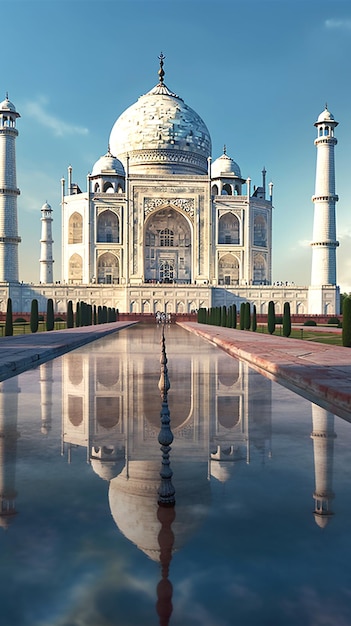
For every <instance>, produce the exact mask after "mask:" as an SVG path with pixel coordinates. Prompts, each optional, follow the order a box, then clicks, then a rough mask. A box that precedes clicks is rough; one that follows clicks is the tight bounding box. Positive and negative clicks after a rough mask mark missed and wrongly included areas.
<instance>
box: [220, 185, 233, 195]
mask: <svg viewBox="0 0 351 626" xmlns="http://www.w3.org/2000/svg"><path fill="white" fill-rule="evenodd" d="M222 195H223V196H232V195H233V189H232V186H231V185H229V183H225V185H223V187H222Z"/></svg>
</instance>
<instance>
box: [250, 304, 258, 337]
mask: <svg viewBox="0 0 351 626" xmlns="http://www.w3.org/2000/svg"><path fill="white" fill-rule="evenodd" d="M251 328H252V330H253V332H254V333H255V332H256V330H257V313H256V304H254V305H253V307H252V322H251Z"/></svg>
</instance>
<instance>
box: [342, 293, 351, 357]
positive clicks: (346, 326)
mask: <svg viewBox="0 0 351 626" xmlns="http://www.w3.org/2000/svg"><path fill="white" fill-rule="evenodd" d="M342 345H343V346H344V347H345V348H351V297H350V296H347V297H346V298H344V300H343V303H342Z"/></svg>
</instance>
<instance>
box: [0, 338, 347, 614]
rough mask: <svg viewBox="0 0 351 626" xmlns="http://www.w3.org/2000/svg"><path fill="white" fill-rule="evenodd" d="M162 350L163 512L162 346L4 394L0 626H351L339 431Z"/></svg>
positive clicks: (223, 359)
mask: <svg viewBox="0 0 351 626" xmlns="http://www.w3.org/2000/svg"><path fill="white" fill-rule="evenodd" d="M165 336H166V349H167V357H168V372H169V378H170V382H171V389H170V391H169V393H168V401H169V408H170V414H171V426H172V431H173V434H174V442H173V444H172V450H171V453H170V458H171V467H172V469H173V483H174V486H175V489H176V506H175V509H174V511H173V509H166V510H165V509H161V510H159V507H158V505H157V489H158V487H159V482H160V476H159V472H160V469H161V452H160V447H159V444H158V442H157V435H158V432H159V428H160V410H161V398H160V393H159V390H158V386H157V385H158V380H159V376H160V349H161V348H160V338H161V332H160V328H158V327H156V326H155V327H153V326H150V327H138V326H136V327H132V328H130V329H126V330H122V331H120V332H119V333H117V334H116V335H115V336H110V337H108V338H106V339H102V340H100V341H99V342H96V343H94V344H90V345H89V346H86V347H83V348H81V349H79V350H76V351H75V352H71V353H69V354H67V355H65V356H63V357H61V358H59V359H57V360H55V361H52V362H48V363H46V364H44V365H42V366H40V367H39V368H38V369H35V370H31V371H28V372H25V373H24V374H21V375H20V376H19V377H16V378H12V379H10V380H8V381H5V382H3V383H1V393H0V491H1V493H0V497H1V510H2V513H1V515H0V523H1V526H0V554H1V560H0V606H1V624H2V625H3V626H10V625H11V626H115V625H117V626H149V625H150V626H154V625H157V624H162V625H167V624H170V626H200V625H201V626H232V625H234V624H235V625H240V626H266V625H267V626H268V625H269V626H272V625H273V626H275V625H284V626H290V625H291V626H295V625H301V624H304V626H306V625H307V626H329V625H330V626H331V625H333V626H334V625H338V626H346V625H347V626H348V625H351V531H350V525H351V430H350V429H351V424H349V423H347V422H345V421H344V420H342V419H341V418H338V417H336V416H334V415H332V414H331V413H328V412H327V411H325V410H324V409H321V408H319V407H317V406H315V405H312V404H311V403H310V402H308V401H307V400H305V399H303V398H300V397H299V396H296V395H294V394H293V393H291V392H290V391H289V390H287V389H285V388H283V387H281V386H279V385H277V384H275V383H273V382H271V381H270V380H268V379H266V378H264V377H263V376H261V375H260V374H258V373H257V372H255V371H252V370H250V369H249V368H248V366H247V365H246V364H244V363H241V362H239V361H237V360H235V359H233V358H232V357H230V356H228V355H226V354H225V353H224V352H222V351H220V350H219V349H218V348H216V347H214V346H212V345H211V344H209V343H207V342H205V341H203V340H202V339H200V338H198V337H195V336H193V335H191V334H188V333H187V332H186V331H184V330H182V329H180V328H177V327H173V326H172V327H169V328H166V330H165ZM311 434H312V437H311Z"/></svg>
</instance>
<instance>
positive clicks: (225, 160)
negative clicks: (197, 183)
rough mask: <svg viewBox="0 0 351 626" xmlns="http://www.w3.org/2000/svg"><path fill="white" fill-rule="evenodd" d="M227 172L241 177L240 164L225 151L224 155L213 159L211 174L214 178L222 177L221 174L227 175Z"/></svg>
mask: <svg viewBox="0 0 351 626" xmlns="http://www.w3.org/2000/svg"><path fill="white" fill-rule="evenodd" d="M226 174H231V175H234V176H238V177H239V178H241V171H240V167H239V165H238V164H237V163H235V161H233V159H231V158H230V157H229V156H228V155H227V154H226V153H225V152H224V153H223V154H222V156H220V157H218V159H216V160H215V161H213V163H212V166H211V176H212V178H220V177H221V176H224V177H225V176H226Z"/></svg>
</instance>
